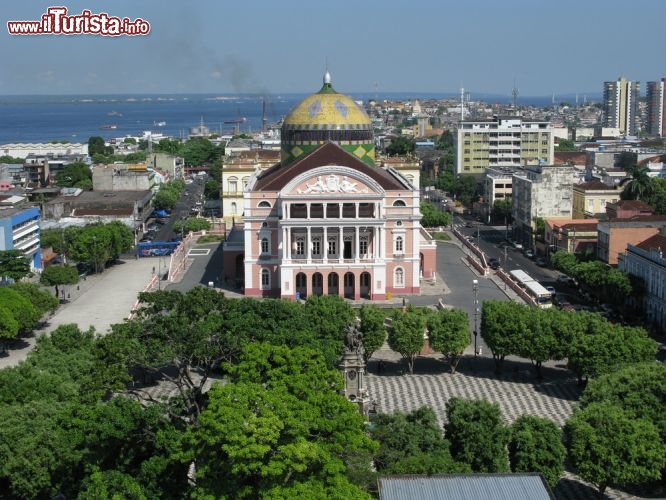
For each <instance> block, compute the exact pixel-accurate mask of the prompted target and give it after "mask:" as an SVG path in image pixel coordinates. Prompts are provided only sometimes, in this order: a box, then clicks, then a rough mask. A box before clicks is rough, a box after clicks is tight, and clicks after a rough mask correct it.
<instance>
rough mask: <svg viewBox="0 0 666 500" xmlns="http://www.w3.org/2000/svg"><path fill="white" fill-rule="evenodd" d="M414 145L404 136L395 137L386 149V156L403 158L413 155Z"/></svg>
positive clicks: (411, 140)
mask: <svg viewBox="0 0 666 500" xmlns="http://www.w3.org/2000/svg"><path fill="white" fill-rule="evenodd" d="M415 147H416V143H415V142H414V140H413V139H408V138H406V137H404V136H399V137H396V138H395V139H393V140H392V141H391V144H389V145H388V146H387V148H386V154H387V155H389V156H405V155H407V154H410V153H413V152H414V148H415Z"/></svg>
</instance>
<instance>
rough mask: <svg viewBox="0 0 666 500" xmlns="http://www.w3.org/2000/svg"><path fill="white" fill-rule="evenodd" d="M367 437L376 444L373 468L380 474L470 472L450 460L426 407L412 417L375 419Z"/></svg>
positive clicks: (394, 415) (440, 433)
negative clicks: (369, 436) (377, 444)
mask: <svg viewBox="0 0 666 500" xmlns="http://www.w3.org/2000/svg"><path fill="white" fill-rule="evenodd" d="M370 435H371V436H372V438H373V439H375V440H377V441H378V442H379V450H378V451H377V454H376V455H375V467H376V468H377V470H378V471H379V472H380V473H382V474H444V473H451V472H471V469H470V468H469V466H465V465H464V464H460V463H457V462H455V461H454V460H453V458H452V457H451V453H450V451H449V442H448V441H447V440H446V439H444V433H443V431H442V428H441V427H440V426H439V423H438V422H437V416H436V415H435V412H434V411H433V410H432V409H431V408H428V407H426V406H424V407H422V408H419V409H418V410H414V411H412V412H411V413H402V412H395V413H393V414H390V415H388V414H379V415H377V417H376V418H375V419H374V420H373V425H372V427H371V429H370Z"/></svg>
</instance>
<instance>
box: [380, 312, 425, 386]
mask: <svg viewBox="0 0 666 500" xmlns="http://www.w3.org/2000/svg"><path fill="white" fill-rule="evenodd" d="M425 328H426V313H424V312H423V311H422V310H418V309H414V308H412V307H409V308H407V310H406V311H405V312H402V311H396V312H395V313H394V314H393V315H392V316H391V326H390V327H389V328H388V339H387V340H388V344H389V346H390V347H391V349H393V350H394V351H395V352H399V353H400V354H401V355H402V357H403V358H404V359H405V361H406V362H407V368H408V370H409V373H414V361H415V360H416V357H417V356H418V355H419V353H420V352H421V350H422V349H423V344H424V342H425V337H424V335H425Z"/></svg>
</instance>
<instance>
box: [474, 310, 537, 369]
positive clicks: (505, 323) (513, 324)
mask: <svg viewBox="0 0 666 500" xmlns="http://www.w3.org/2000/svg"><path fill="white" fill-rule="evenodd" d="M528 307H529V306H526V305H525V304H518V303H516V302H506V301H497V300H486V301H484V302H483V305H482V308H481V336H482V337H483V340H485V341H486V344H487V345H488V347H489V348H490V350H491V351H492V352H493V359H494V360H495V370H496V372H497V373H501V371H502V366H503V364H504V358H505V357H506V356H510V355H512V354H517V353H518V352H519V351H520V347H521V345H522V344H523V343H524V342H525V339H526V338H527V336H528V332H529V330H530V328H531V325H530V322H529V321H530V318H529V317H528Z"/></svg>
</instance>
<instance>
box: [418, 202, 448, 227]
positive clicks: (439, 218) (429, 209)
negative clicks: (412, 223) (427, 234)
mask: <svg viewBox="0 0 666 500" xmlns="http://www.w3.org/2000/svg"><path fill="white" fill-rule="evenodd" d="M420 209H421V225H422V226H423V227H437V226H448V225H450V224H451V214H449V213H448V212H443V211H442V210H440V209H439V208H437V206H436V205H434V204H432V203H428V202H427V201H422V202H421V205H420Z"/></svg>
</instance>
